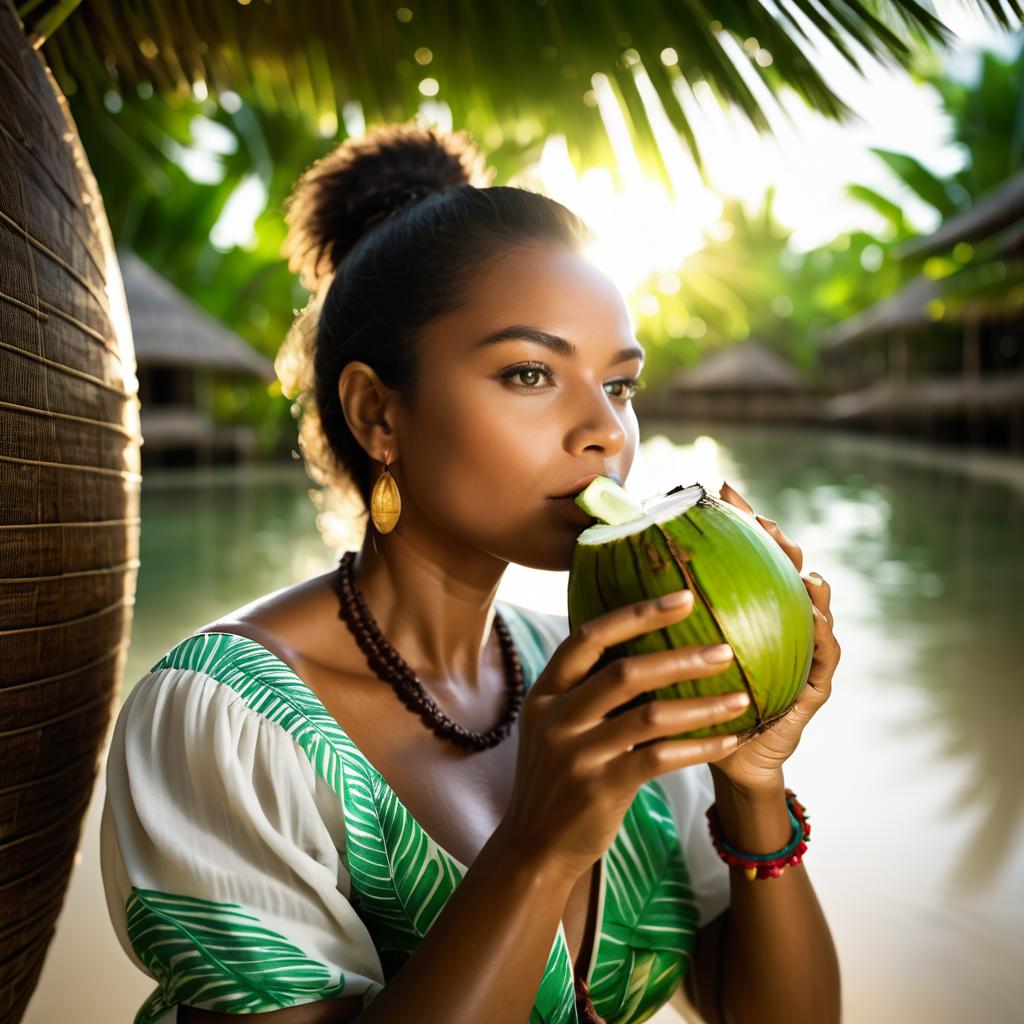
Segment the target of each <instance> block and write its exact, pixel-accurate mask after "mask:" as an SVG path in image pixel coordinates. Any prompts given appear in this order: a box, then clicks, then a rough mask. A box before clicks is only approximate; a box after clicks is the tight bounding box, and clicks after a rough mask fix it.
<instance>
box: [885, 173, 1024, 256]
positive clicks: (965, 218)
mask: <svg viewBox="0 0 1024 1024" xmlns="http://www.w3.org/2000/svg"><path fill="white" fill-rule="evenodd" d="M1022 219H1024V171H1021V172H1019V173H1018V174H1015V175H1014V176H1013V177H1011V178H1008V179H1007V180H1006V181H1004V182H1003V183H1002V185H999V186H998V187H997V188H994V189H993V190H992V191H991V192H989V193H987V194H986V195H984V196H982V197H981V199H979V200H978V201H977V202H976V203H975V204H974V205H973V206H972V207H971V208H970V209H969V210H965V211H964V212H963V213H961V214H958V215H957V216H955V217H951V218H950V219H949V220H947V221H946V222H945V223H944V224H943V225H942V226H941V227H940V228H939V229H938V230H937V231H935V232H933V233H932V234H930V235H927V236H925V237H924V238H915V239H912V240H911V241H909V242H905V243H904V244H903V245H900V246H897V247H896V249H895V250H894V255H895V256H896V258H897V259H907V258H908V257H910V256H924V255H927V254H928V253H931V252H938V251H940V250H946V249H952V248H953V246H954V245H956V244H957V242H976V241H978V240H980V239H982V238H988V237H990V236H991V235H994V234H995V233H996V232H997V231H1000V230H1001V229H1003V228H1005V227H1007V226H1008V225H1011V224H1014V223H1016V222H1017V221H1020V220H1022Z"/></svg>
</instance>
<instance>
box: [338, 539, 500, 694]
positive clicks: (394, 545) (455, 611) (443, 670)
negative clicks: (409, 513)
mask: <svg viewBox="0 0 1024 1024" xmlns="http://www.w3.org/2000/svg"><path fill="white" fill-rule="evenodd" d="M506 565H507V563H506V562H503V561H502V560H500V559H497V558H493V557H491V556H489V555H485V554H483V553H482V552H479V551H477V552H475V553H474V555H472V556H468V557H467V551H466V548H465V547H460V548H459V549H458V550H452V549H450V548H446V547H445V546H444V545H443V544H439V543H438V542H437V538H436V537H432V538H431V539H430V541H429V542H425V541H424V540H423V539H422V538H421V537H420V536H419V535H417V536H416V537H415V538H413V537H412V536H411V535H410V536H409V537H405V536H403V535H402V534H400V533H399V532H398V531H394V532H392V533H389V534H379V533H377V531H376V530H375V529H374V528H373V526H372V525H369V526H368V527H367V535H366V539H365V540H364V542H363V546H362V548H361V550H360V551H359V553H358V555H357V556H356V561H355V566H354V575H355V581H356V585H357V586H358V588H359V590H360V591H361V592H362V594H363V600H364V601H365V602H366V605H367V607H368V608H369V610H370V613H371V614H372V615H373V617H374V619H375V620H376V622H377V625H378V627H379V628H380V631H381V632H382V633H383V634H384V636H385V637H386V638H387V640H388V642H389V643H390V644H391V646H392V647H394V648H395V650H396V651H398V653H399V654H400V655H401V656H402V658H403V659H404V660H405V662H406V663H407V664H408V665H410V666H411V667H412V669H413V670H414V671H415V672H416V674H417V675H418V676H419V677H420V678H421V679H422V680H423V681H424V682H425V683H428V684H429V683H431V682H433V683H435V684H444V685H449V686H455V687H459V688H472V689H476V688H479V687H480V685H481V678H482V676H483V674H484V671H485V668H486V665H487V663H488V658H487V655H486V649H487V645H488V640H489V638H490V635H491V624H492V622H493V619H494V598H495V594H496V593H497V590H498V584H499V583H500V582H501V577H502V574H503V573H504V571H505V567H506Z"/></svg>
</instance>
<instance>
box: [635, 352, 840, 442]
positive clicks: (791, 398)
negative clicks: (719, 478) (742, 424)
mask: <svg viewBox="0 0 1024 1024" xmlns="http://www.w3.org/2000/svg"><path fill="white" fill-rule="evenodd" d="M644 397H645V399H646V400H645V401H643V402H642V403H641V402H639V401H638V402H637V412H638V413H639V414H642V415H647V416H663V417H666V418H670V419H700V420H705V419H710V420H743V421H751V420H754V421H775V422H788V423H794V422H810V421H815V420H817V419H818V418H819V415H820V399H819V398H818V396H817V395H816V394H815V393H814V391H813V389H812V386H811V384H810V382H809V381H808V379H807V377H806V376H805V375H804V373H803V372H802V371H801V370H800V369H799V368H798V367H796V366H794V365H793V364H792V363H791V362H789V361H788V360H787V359H784V358H783V357H782V356H780V355H779V354H778V353H777V352H775V351H774V350H773V349H771V348H768V347H767V346H766V345H763V344H762V343H760V342H758V341H740V342H735V343H734V344H730V345H725V346H723V347H722V348H719V349H717V350H716V351H714V352H712V353H711V354H710V355H708V356H706V357H705V358H704V360H703V361H702V362H700V363H699V364H698V365H697V366H695V367H692V368H690V367H686V368H680V369H678V370H676V371H675V372H674V373H672V374H671V376H670V377H669V378H668V380H667V382H666V383H665V385H664V386H663V387H661V388H659V389H658V390H657V392H655V393H654V394H652V395H650V396H644Z"/></svg>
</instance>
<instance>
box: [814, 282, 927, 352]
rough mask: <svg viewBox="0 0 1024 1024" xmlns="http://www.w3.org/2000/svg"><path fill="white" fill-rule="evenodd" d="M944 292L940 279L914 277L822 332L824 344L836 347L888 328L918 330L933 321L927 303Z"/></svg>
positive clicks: (872, 335) (831, 347) (830, 348)
mask: <svg viewBox="0 0 1024 1024" xmlns="http://www.w3.org/2000/svg"><path fill="white" fill-rule="evenodd" d="M941 295H942V286H941V285H940V283H939V282H938V281H935V280H932V278H929V277H923V276H918V277H915V278H913V279H912V280H910V281H908V282H907V283H906V284H905V285H904V286H903V287H902V288H901V289H900V290H899V291H898V292H896V293H895V294H894V295H890V296H889V297H888V298H887V299H883V300H882V301H881V302H876V303H875V304H874V305H873V306H869V307H868V308H867V309H865V310H862V311H861V312H860V313H857V314H856V315H855V316H851V317H849V318H848V319H846V320H844V321H842V323H838V324H836V325H835V326H834V327H832V328H830V329H829V330H827V331H824V332H822V335H821V340H822V342H823V345H824V348H825V349H826V350H835V349H837V348H841V347H843V346H845V345H849V344H852V343H853V342H855V341H860V340H861V339H863V338H871V337H875V336H876V335H879V334H884V333H885V332H887V331H900V330H918V329H920V328H921V327H925V326H927V325H928V324H930V323H932V321H931V320H930V319H929V318H928V315H927V313H926V312H925V310H926V308H927V306H928V303H929V302H931V301H932V300H933V299H938V298H940V297H941Z"/></svg>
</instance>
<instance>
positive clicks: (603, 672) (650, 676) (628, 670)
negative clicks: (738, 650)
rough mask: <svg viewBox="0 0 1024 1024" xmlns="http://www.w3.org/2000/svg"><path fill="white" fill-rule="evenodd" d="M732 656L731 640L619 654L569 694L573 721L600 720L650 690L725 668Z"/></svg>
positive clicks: (581, 723)
mask: <svg viewBox="0 0 1024 1024" xmlns="http://www.w3.org/2000/svg"><path fill="white" fill-rule="evenodd" d="M732 659H733V653H732V649H731V648H730V647H729V645H728V644H706V645H694V646H687V647H676V648H674V649H672V650H668V651H654V652H652V653H650V654H634V655H630V656H629V657H625V658H616V659H615V660H614V661H611V662H609V663H608V664H607V665H605V666H604V668H602V669H600V670H598V671H597V672H595V673H594V674H593V675H592V676H590V677H589V678H587V679H585V680H584V681H583V682H582V683H581V684H580V685H579V686H578V687H576V689H575V690H574V691H573V693H572V695H571V697H569V698H568V701H567V708H566V713H567V714H568V715H571V716H572V719H573V721H574V723H576V724H578V725H586V724H590V723H592V722H599V721H600V720H601V719H602V718H604V716H605V715H607V714H609V713H610V712H612V711H614V710H615V709H617V708H619V707H620V706H621V705H622V704H625V703H626V702H627V701H630V700H633V699H634V698H635V697H639V696H641V695H643V694H644V693H646V692H648V691H650V690H657V689H659V688H660V687H663V686H671V685H672V683H678V682H682V681H683V680H687V679H704V678H706V677H708V676H715V675H718V674H719V673H720V672H724V671H725V670H726V669H727V668H728V667H729V664H730V662H731V661H732Z"/></svg>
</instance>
